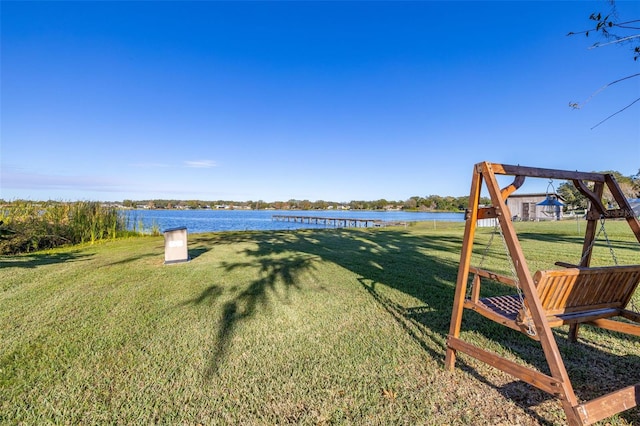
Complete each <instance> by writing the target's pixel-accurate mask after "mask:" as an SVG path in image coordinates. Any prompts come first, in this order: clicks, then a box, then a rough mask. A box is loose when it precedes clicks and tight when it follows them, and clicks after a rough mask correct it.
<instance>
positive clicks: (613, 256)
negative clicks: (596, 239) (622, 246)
mask: <svg viewBox="0 0 640 426" xmlns="http://www.w3.org/2000/svg"><path fill="white" fill-rule="evenodd" d="M600 230H601V231H602V234H603V235H604V239H605V240H606V241H607V247H609V252H610V253H611V257H612V258H613V263H614V264H615V265H616V266H618V258H617V257H616V254H615V252H614V251H613V246H612V245H611V241H609V236H608V235H607V230H606V229H605V228H604V217H602V218H600Z"/></svg>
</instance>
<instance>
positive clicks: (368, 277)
mask: <svg viewBox="0 0 640 426" xmlns="http://www.w3.org/2000/svg"><path fill="white" fill-rule="evenodd" d="M207 238H208V240H207ZM207 238H203V239H201V241H200V243H202V244H204V245H210V244H211V243H213V244H233V243H236V242H251V243H253V244H255V248H252V249H247V250H245V254H246V255H247V257H248V258H249V259H251V260H250V261H248V262H242V263H224V264H223V267H224V268H225V269H226V270H227V271H231V270H235V269H238V268H245V267H249V268H256V267H257V268H259V270H260V274H259V277H260V278H258V279H256V280H255V281H253V282H251V283H250V284H249V285H248V287H247V288H246V289H244V290H242V291H240V292H239V293H238V294H237V296H236V297H234V298H233V299H231V300H229V301H227V302H226V303H225V304H224V306H223V312H222V321H221V325H220V327H219V329H218V340H217V342H218V343H217V347H216V348H215V352H214V356H213V359H212V360H211V365H210V370H209V371H208V373H209V376H212V375H215V374H216V373H217V369H218V366H219V365H220V363H221V362H222V361H223V360H224V357H225V355H226V354H227V351H228V348H229V345H230V342H231V340H232V337H233V335H234V332H235V330H236V327H237V326H238V324H239V323H240V322H241V321H243V320H244V319H246V318H249V317H251V316H252V315H254V314H255V312H256V311H257V309H259V308H260V307H265V308H266V307H268V303H269V297H268V296H269V295H270V294H271V293H272V291H273V290H274V289H275V285H276V284H277V283H284V284H285V287H286V289H287V291H293V290H295V289H298V288H299V281H298V279H297V278H298V275H299V274H300V273H302V272H305V271H308V270H310V269H312V268H313V267H314V266H313V261H314V260H316V259H322V260H325V261H330V262H333V263H335V264H337V265H340V266H341V267H343V268H346V269H348V270H350V271H351V272H353V273H355V274H356V275H358V277H359V278H358V279H359V281H360V283H361V285H362V286H363V288H364V289H365V290H366V291H367V292H368V293H369V294H370V295H371V297H372V298H373V299H374V300H376V302H378V303H379V304H380V305H381V306H382V307H383V308H384V309H385V310H386V311H387V312H388V313H389V314H390V315H391V316H392V317H393V318H394V319H395V320H396V321H397V322H398V323H399V324H400V325H401V326H402V327H403V328H404V329H405V330H406V332H407V333H408V335H409V336H411V338H413V339H414V340H415V341H416V342H417V343H418V344H419V345H420V346H421V347H422V348H423V349H424V351H425V352H426V353H428V354H429V356H431V357H432V358H434V359H437V360H439V361H440V362H442V361H443V360H444V354H445V346H444V342H445V338H446V335H447V333H448V329H449V321H450V315H451V305H452V301H453V293H454V287H455V281H456V275H457V268H458V262H459V252H460V248H461V243H462V231H461V232H460V236H459V237H457V236H455V237H452V236H451V235H450V234H448V235H438V234H437V233H433V234H430V235H420V234H416V233H411V232H406V231H403V230H383V231H380V232H370V231H361V230H322V231H288V232H287V231H284V232H273V233H233V234H219V235H215V236H211V237H207ZM525 238H531V239H535V238H536V236H534V235H531V234H529V235H527V236H526V237H525ZM545 241H546V240H545ZM475 251H476V254H475V255H474V256H476V255H479V254H480V252H481V251H482V247H476V250H475ZM379 285H384V286H386V287H391V288H394V289H397V290H399V291H401V292H403V293H405V294H408V295H410V296H412V297H414V298H415V299H417V300H420V301H421V305H420V306H402V305H401V304H399V303H397V302H396V301H394V300H392V299H390V298H389V297H387V296H386V295H385V294H384V292H380V291H378V288H377V287H378V286H379ZM218 291H219V289H211V288H209V289H206V290H205V291H204V292H203V294H202V295H201V296H200V297H199V298H197V299H195V300H194V301H193V302H196V303H201V302H202V301H203V300H205V299H207V298H209V297H217V296H219V292H218ZM205 293H207V294H205ZM212 295H213V296H212ZM198 300H200V302H198ZM474 315H476V314H474V313H466V314H465V318H464V323H463V330H470V329H472V330H474V331H476V332H477V333H480V334H482V335H484V336H486V337H487V338H488V339H491V340H494V341H497V342H498V343H500V344H501V345H503V346H504V347H505V348H508V349H509V350H513V351H514V352H516V353H517V354H518V355H519V356H520V357H521V358H522V359H523V360H524V361H525V362H528V363H530V364H532V365H535V366H537V367H538V368H540V369H541V370H542V371H546V367H545V365H546V362H545V360H544V355H543V353H542V350H541V348H540V346H539V344H538V343H536V342H534V341H532V340H530V339H528V338H527V337H525V336H523V335H522V334H520V333H517V332H512V331H511V330H508V329H505V328H504V327H502V326H500V325H497V324H495V323H491V322H489V321H478V318H479V317H478V316H477V315H476V316H474ZM563 333H564V332H563V331H560V332H558V333H556V336H557V340H558V344H559V346H560V350H561V352H563V356H564V355H565V354H568V355H571V356H569V359H565V362H566V366H567V369H568V370H569V374H570V376H571V377H574V376H577V377H576V379H575V380H574V386H575V387H576V393H578V394H579V395H581V396H582V395H584V396H588V397H589V398H592V397H593V396H594V395H592V394H593V393H596V392H597V391H599V389H597V388H596V389H594V388H593V385H592V383H591V381H590V378H589V377H586V376H588V375H589V374H586V375H585V377H582V375H583V373H584V372H585V368H584V367H585V365H601V364H602V363H604V364H605V365H611V364H615V363H616V362H618V361H620V357H616V356H615V355H612V354H611V353H609V352H608V351H605V350H603V349H602V348H598V347H594V346H593V345H582V344H577V345H576V344H571V343H569V342H568V340H567V338H566V333H565V334H563ZM632 339H637V338H632ZM637 360H638V357H637V356H635V355H634V356H631V357H630V358H628V359H627V361H630V362H631V363H632V364H633V362H635V363H636V364H635V365H636V367H637ZM623 364H624V365H627V366H629V363H628V362H624V363H623ZM458 365H459V366H460V367H461V368H463V369H464V370H465V371H467V372H469V373H470V374H471V375H473V376H475V377H476V378H477V379H478V380H479V381H481V382H483V383H485V384H486V385H488V386H491V387H494V388H496V389H497V390H498V391H499V392H500V393H502V394H503V395H504V396H505V397H508V398H510V399H512V400H513V401H514V402H515V403H516V404H518V405H519V406H520V407H522V408H523V409H524V410H525V411H527V413H528V414H529V415H531V416H532V417H533V418H535V419H536V421H538V422H539V423H541V424H545V423H548V421H547V420H546V419H544V418H541V417H539V415H538V414H537V413H536V412H535V411H534V410H533V409H532V407H533V406H535V405H537V404H539V403H540V402H542V401H544V400H546V399H549V398H550V397H549V396H548V395H547V394H545V393H543V392H541V391H538V390H536V389H533V388H532V387H530V386H529V385H526V384H524V383H522V382H519V381H514V382H510V383H509V384H507V385H505V386H502V387H498V386H496V385H495V384H493V383H491V382H490V381H489V380H487V379H486V378H484V377H483V376H482V375H481V374H479V373H478V372H477V371H476V370H475V369H474V368H473V367H470V366H469V365H467V364H466V363H465V362H464V361H463V360H458ZM586 370H590V369H586ZM629 370H631V371H627V373H626V374H625V375H624V376H625V377H624V378H623V379H622V380H623V381H625V382H630V383H631V384H633V383H637V382H638V381H640V369H637V368H635V369H633V368H630V369H629ZM587 372H588V371H587ZM600 378H604V380H605V383H604V385H605V386H608V385H609V384H610V383H607V382H606V380H607V379H608V377H607V376H606V375H604V376H601V377H600ZM612 380H613V379H612ZM616 380H617V379H616ZM622 385H623V384H621V386H622ZM621 386H618V385H617V383H616V384H614V388H615V387H621ZM600 391H606V389H600ZM601 393H602V392H600V394H601ZM621 417H622V418H625V419H626V420H627V421H630V422H634V421H638V420H640V418H639V417H638V414H637V413H635V414H634V413H633V412H626V413H623V414H621Z"/></svg>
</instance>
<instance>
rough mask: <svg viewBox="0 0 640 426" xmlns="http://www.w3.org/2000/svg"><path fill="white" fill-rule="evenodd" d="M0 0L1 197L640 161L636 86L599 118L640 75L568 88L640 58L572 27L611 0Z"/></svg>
mask: <svg viewBox="0 0 640 426" xmlns="http://www.w3.org/2000/svg"><path fill="white" fill-rule="evenodd" d="M0 7H1V10H0V12H1V16H2V27H1V31H2V34H1V36H2V40H1V43H2V45H1V49H2V51H1V53H2V56H1V67H2V68H1V70H2V74H1V83H2V87H1V89H2V95H1V101H2V104H1V113H2V115H1V125H2V128H1V138H2V139H1V146H0V153H1V160H0V161H1V162H0V166H1V168H2V172H1V181H0V187H1V190H0V198H4V199H6V200H12V199H16V198H27V199H33V200H40V199H58V200H123V199H149V198H168V199H202V200H218V199H224V200H237V201H242V200H264V201H276V200H282V201H286V200H288V199H292V198H293V199H309V200H320V199H323V200H332V201H350V200H375V199H380V198H385V199H388V200H405V199H407V198H409V197H411V196H414V195H419V196H427V195H431V194H438V195H454V196H460V195H467V194H468V191H469V185H470V176H471V171H472V166H473V164H475V163H477V162H480V161H484V160H487V161H492V162H502V163H507V164H521V165H528V166H535V167H547V168H563V169H565V168H566V169H576V170H585V171H592V170H604V169H606V170H617V171H619V172H621V173H623V174H624V175H631V174H635V173H636V172H638V169H639V168H640V103H639V104H636V105H635V106H634V107H632V108H630V109H628V110H627V111H625V112H624V113H622V114H619V115H618V116H616V117H614V118H613V119H611V120H609V121H607V122H606V123H604V124H602V125H601V126H599V127H597V128H595V129H594V130H591V127H593V126H594V125H595V124H597V123H598V122H599V121H601V120H602V119H603V118H605V117H607V116H608V115H610V114H611V113H613V112H615V111H617V110H618V109H620V108H622V107H623V106H625V105H627V104H628V103H629V102H631V101H633V100H634V99H636V98H637V97H638V96H640V79H639V78H636V79H633V80H630V81H628V82H625V83H621V84H618V85H615V86H612V87H610V88H609V89H607V90H605V91H603V92H602V93H600V94H598V95H597V96H596V97H595V98H594V99H593V100H592V101H591V102H589V103H588V104H586V105H585V107H584V108H583V109H581V110H572V109H571V108H569V106H568V104H569V102H571V101H584V100H585V99H587V98H588V97H589V95H591V93H593V92H594V91H596V90H597V89H598V88H600V87H601V86H603V85H604V84H606V83H608V82H611V81H613V80H616V79H618V78H620V77H623V76H626V75H629V74H633V73H637V72H638V71H639V67H640V61H638V62H634V61H633V59H632V55H631V52H630V50H628V48H624V47H617V46H610V47H603V48H598V49H592V50H588V47H589V46H590V45H591V44H592V43H593V42H595V41H596V39H594V38H592V37H589V38H588V39H587V38H585V37H584V36H573V37H566V34H567V33H568V32H569V31H578V30H582V29H586V28H587V27H588V26H589V21H588V16H589V14H590V13H591V12H594V11H599V10H606V9H607V8H608V5H607V3H606V2H604V1H602V2H582V1H580V2H348V3H343V2H319V3H317V2H293V3H290V2H275V3H270V2H240V3H238V2H235V3H224V2H41V3H40V2H6V1H3V2H2V4H1V6H0ZM618 10H619V12H620V14H621V17H623V18H629V19H633V18H635V19H637V18H638V17H640V2H637V1H635V2H631V1H629V2H618ZM558 184H559V183H558ZM556 186H557V184H556ZM545 188H546V182H544V183H541V184H539V186H538V187H537V188H534V187H531V188H530V189H532V190H542V191H544V190H545Z"/></svg>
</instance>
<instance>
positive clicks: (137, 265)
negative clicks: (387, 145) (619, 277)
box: [0, 221, 640, 425]
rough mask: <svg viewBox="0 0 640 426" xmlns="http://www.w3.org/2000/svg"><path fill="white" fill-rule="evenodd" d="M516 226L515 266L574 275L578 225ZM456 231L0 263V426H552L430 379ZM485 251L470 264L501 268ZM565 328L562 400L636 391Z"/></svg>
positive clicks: (501, 343)
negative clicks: (569, 268)
mask: <svg viewBox="0 0 640 426" xmlns="http://www.w3.org/2000/svg"><path fill="white" fill-rule="evenodd" d="M622 225H625V226H626V224H624V223H620V222H614V223H612V224H609V225H608V231H609V232H608V235H609V237H610V239H611V240H612V243H613V247H614V248H615V253H616V256H617V258H618V261H619V262H620V263H621V264H625V263H627V264H628V263H638V262H640V249H639V247H640V246H639V245H638V244H637V242H636V243H634V242H633V240H632V237H631V235H630V233H629V232H626V233H625V232H624V228H623V226H622ZM516 226H517V229H518V232H519V235H520V237H521V241H522V244H523V248H524V251H525V253H526V254H527V255H528V260H529V262H530V264H529V266H530V268H531V269H533V270H535V269H539V268H550V267H551V266H552V265H553V262H555V261H556V260H563V261H567V262H577V261H578V260H579V256H580V244H581V238H582V237H581V236H580V234H582V233H583V232H584V226H583V225H581V226H582V229H578V224H576V223H575V222H569V221H568V222H561V223H547V224H542V223H517V224H516ZM490 231H491V230H490V229H480V230H479V235H478V239H479V240H481V241H487V240H488V238H489V233H490ZM462 232H463V225H462V224H445V223H438V224H437V226H434V224H433V223H425V224H420V225H413V226H410V227H408V228H388V229H375V230H344V229H343V230H339V229H338V230H334V229H330V230H313V231H291V232H289V231H287V232H237V233H216V234H193V235H190V236H189V252H190V254H191V256H192V258H193V259H192V260H191V261H190V262H189V263H182V264H176V265H166V266H165V265H163V260H164V241H163V239H162V237H139V238H132V239H122V240H116V241H111V242H104V243H98V244H94V245H83V246H79V247H69V248H64V249H58V250H54V251H48V252H40V253H36V254H31V255H24V256H13V257H0V342H1V346H0V422H1V423H3V424H19V423H23V424H42V423H56V424H58V423H59V424H95V423H120V424H132V423H145V424H148V423H162V424H193V425H196V424H207V425H209V424H286V423H295V424H384V425H395V424H412V425H413V424H433V425H443V424H450V425H453V424H460V425H463V424H465V425H466V424H492V425H495V424H504V425H513V424H531V425H533V424H558V423H560V424H562V422H563V421H564V412H563V411H562V410H561V408H560V405H559V403H558V402H557V401H556V400H554V399H551V398H549V397H548V396H547V395H546V394H544V393H542V392H539V391H537V390H535V389H533V388H531V387H529V386H528V385H525V384H523V383H522V382H519V381H517V380H514V379H513V378H511V377H510V376H507V375H505V374H503V373H501V372H498V371H496V370H494V369H492V368H491V367H488V366H486V365H484V364H481V363H479V362H477V361H475V360H473V359H471V358H468V357H465V356H464V355H461V356H460V357H459V362H458V364H457V365H458V367H459V368H457V369H456V371H455V372H453V373H450V372H447V371H445V370H444V368H443V360H444V353H445V348H444V342H445V337H446V334H447V332H448V327H449V320H450V314H451V302H452V299H453V291H454V285H455V279H456V273H457V265H458V261H459V252H460V246H461V241H462ZM497 238H498V239H496V240H494V243H493V245H492V247H491V250H490V251H489V252H490V253H489V254H490V256H489V258H488V259H487V260H486V261H485V266H488V267H495V268H496V269H500V270H504V271H508V270H509V268H508V264H507V263H506V262H505V257H504V251H503V248H502V245H501V242H499V237H497ZM482 248H483V247H482V246H478V247H477V248H476V250H475V255H474V259H476V261H477V260H478V259H479V257H480V254H481V253H482ZM476 263H477V262H476ZM607 263H611V260H610V257H609V251H608V249H607V248H606V247H603V246H598V247H597V252H596V254H595V256H594V264H607ZM636 296H638V295H636ZM636 299H637V304H638V305H640V300H638V297H636ZM463 329H464V330H468V331H465V338H467V339H471V340H474V341H475V342H477V343H478V344H481V345H482V346H484V347H487V348H490V349H493V350H495V351H498V352H500V353H501V354H503V355H505V356H509V357H513V358H514V359H520V360H521V362H523V363H528V364H530V365H540V366H542V365H543V361H544V360H543V357H542V352H541V350H539V345H538V344H537V343H536V342H534V341H531V340H529V339H528V338H526V337H525V336H522V335H520V334H518V333H516V332H512V331H511V330H508V329H506V328H503V327H500V326H498V325H495V324H491V323H489V322H488V321H486V320H484V319H483V318H481V317H479V316H475V315H474V314H469V313H467V314H465V319H464V324H463ZM583 330H584V331H583V332H582V334H581V340H580V343H579V344H570V343H568V342H567V330H566V329H563V328H561V329H558V330H557V331H556V336H557V340H558V343H559V346H560V348H561V351H562V352H563V356H565V357H566V365H567V369H568V370H569V374H570V376H571V377H572V379H573V380H574V386H575V388H576V393H577V394H578V396H579V397H582V398H592V397H593V396H594V395H597V394H602V393H604V392H605V391H607V390H610V388H617V387H621V386H623V385H629V384H633V383H638V382H640V344H639V343H640V339H638V338H635V337H628V336H623V335H620V334H615V333H610V332H606V331H599V330H594V329H590V328H589V327H586V326H585V327H584V329H583ZM541 368H542V367H541ZM608 421H609V423H610V424H618V425H623V424H632V423H636V424H638V423H640V410H638V409H637V408H636V409H634V410H630V411H627V412H625V413H623V414H621V415H619V416H616V417H615V418H613V419H609V420H608Z"/></svg>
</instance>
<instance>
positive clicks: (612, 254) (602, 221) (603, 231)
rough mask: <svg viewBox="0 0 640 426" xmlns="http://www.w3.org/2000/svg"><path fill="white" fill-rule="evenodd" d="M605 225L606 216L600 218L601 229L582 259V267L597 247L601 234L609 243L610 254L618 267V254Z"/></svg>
mask: <svg viewBox="0 0 640 426" xmlns="http://www.w3.org/2000/svg"><path fill="white" fill-rule="evenodd" d="M604 224H605V217H604V215H602V216H600V229H599V230H598V233H597V234H596V236H595V237H593V239H592V240H591V243H590V244H589V247H587V249H586V250H585V251H584V254H583V255H582V258H581V259H580V265H582V262H584V260H585V259H586V258H587V256H588V255H589V253H590V252H591V250H592V249H593V246H594V245H595V242H596V240H597V239H598V237H599V236H600V234H603V235H604V239H605V241H606V243H607V247H609V253H611V257H612V258H613V263H614V264H615V265H616V266H617V265H618V258H617V257H616V253H615V252H614V251H613V246H612V245H611V241H609V235H607V229H606V228H605V226H604Z"/></svg>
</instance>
